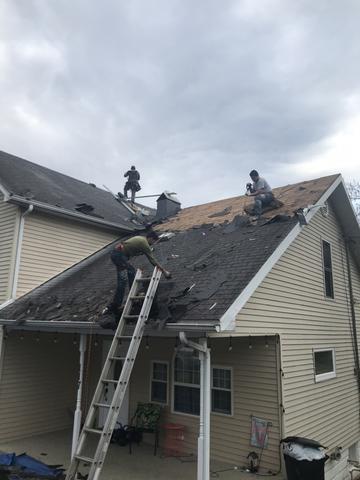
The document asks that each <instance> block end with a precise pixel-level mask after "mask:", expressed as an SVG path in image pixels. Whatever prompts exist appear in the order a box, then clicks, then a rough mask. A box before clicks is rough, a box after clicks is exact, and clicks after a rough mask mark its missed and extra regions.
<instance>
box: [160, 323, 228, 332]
mask: <svg viewBox="0 0 360 480" xmlns="http://www.w3.org/2000/svg"><path fill="white" fill-rule="evenodd" d="M165 328H166V329H168V330H176V331H178V332H183V331H185V332H192V331H197V332H220V323H210V322H208V323H205V322H202V323H196V322H193V323H191V322H179V323H167V324H166V325H165Z"/></svg>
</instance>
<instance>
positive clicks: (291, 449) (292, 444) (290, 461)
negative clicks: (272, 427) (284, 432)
mask: <svg viewBox="0 0 360 480" xmlns="http://www.w3.org/2000/svg"><path fill="white" fill-rule="evenodd" d="M281 443H282V444H283V452H284V460H285V466H286V475H287V478H288V480H324V479H325V473H324V471H325V468H324V467H325V462H326V460H327V459H328V458H329V457H328V456H327V455H326V454H325V453H324V452H323V450H322V448H325V447H323V446H322V445H321V444H320V443H319V442H317V441H316V440H311V439H310V438H303V437H287V438H284V439H283V440H281Z"/></svg>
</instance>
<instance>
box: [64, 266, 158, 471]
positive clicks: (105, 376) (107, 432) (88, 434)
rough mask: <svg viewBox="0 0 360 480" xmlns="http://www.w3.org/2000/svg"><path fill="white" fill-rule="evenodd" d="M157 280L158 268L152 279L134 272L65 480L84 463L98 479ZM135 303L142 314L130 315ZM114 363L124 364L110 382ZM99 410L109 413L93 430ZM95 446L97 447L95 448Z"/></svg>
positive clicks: (139, 271)
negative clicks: (110, 388) (108, 391)
mask: <svg viewBox="0 0 360 480" xmlns="http://www.w3.org/2000/svg"><path fill="white" fill-rule="evenodd" d="M160 278H161V271H160V270H159V269H158V268H157V267H155V268H154V271H153V273H152V276H151V277H148V278H146V277H143V276H142V272H141V270H137V272H136V275H135V279H134V282H133V284H132V286H131V288H130V292H129V295H128V297H127V300H126V304H125V307H124V311H123V313H122V315H121V318H120V321H119V324H118V327H117V329H116V332H115V335H114V338H113V341H112V344H111V346H110V349H109V353H108V356H107V358H106V360H105V363H104V367H103V370H102V372H101V375H100V378H99V382H98V385H97V387H96V390H95V394H94V397H93V399H92V402H91V405H90V408H89V412H88V414H87V417H86V420H85V423H84V426H83V428H82V431H81V433H80V437H79V441H78V444H77V447H76V450H75V454H74V456H73V458H72V460H71V464H70V466H69V469H68V472H67V475H66V480H75V479H76V478H77V473H78V472H79V467H80V466H81V465H82V464H84V463H85V464H89V465H90V470H89V474H88V480H98V478H99V475H100V473H101V470H102V467H103V465H104V461H105V457H106V453H107V451H108V448H109V445H110V440H111V436H112V433H113V430H114V428H115V425H116V422H117V418H118V415H119V412H120V408H121V405H122V402H123V399H124V396H125V392H126V388H127V386H128V383H129V380H130V376H131V372H132V369H133V366H134V362H135V359H136V355H137V352H138V350H139V346H140V342H141V339H142V337H143V332H144V329H145V325H146V321H147V319H148V317H149V314H150V309H151V305H152V303H153V300H154V297H155V293H156V290H157V287H158V285H159V281H160ZM144 283H145V284H146V283H148V288H147V291H146V294H145V296H143V295H139V291H140V289H141V287H142V286H143V285H144ZM134 300H137V301H141V300H143V303H142V307H141V311H140V313H139V314H137V315H133V314H131V310H132V306H133V302H134ZM127 320H133V321H135V322H136V324H135V328H134V331H133V334H132V335H125V334H124V333H125V332H124V331H125V329H126V321H127ZM124 341H129V342H130V344H129V348H128V350H127V353H126V356H125V357H121V356H118V354H117V350H118V349H119V348H121V346H122V345H123V342H124ZM116 362H123V364H122V369H121V373H120V376H119V378H118V379H117V380H116V379H115V380H113V379H110V378H109V377H110V376H111V372H112V370H113V369H114V365H115V363H116ZM110 383H112V384H114V385H116V388H115V392H114V395H113V398H112V401H111V403H110V404H109V405H108V404H106V403H102V399H103V397H104V394H105V388H106V386H107V385H108V384H110ZM100 408H106V409H108V413H107V415H106V420H105V423H104V426H103V427H102V428H96V426H95V422H96V419H97V416H98V415H97V414H98V413H99V409H100ZM94 436H95V442H94ZM91 440H93V441H91ZM94 443H95V444H96V446H95V448H94ZM89 450H92V452H94V451H95V453H89Z"/></svg>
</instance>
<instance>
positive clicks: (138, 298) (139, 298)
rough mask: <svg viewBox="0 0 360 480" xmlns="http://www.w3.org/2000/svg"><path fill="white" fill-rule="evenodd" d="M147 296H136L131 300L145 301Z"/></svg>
mask: <svg viewBox="0 0 360 480" xmlns="http://www.w3.org/2000/svg"><path fill="white" fill-rule="evenodd" d="M145 298H146V297H145V295H134V296H133V297H130V299H131V300H145Z"/></svg>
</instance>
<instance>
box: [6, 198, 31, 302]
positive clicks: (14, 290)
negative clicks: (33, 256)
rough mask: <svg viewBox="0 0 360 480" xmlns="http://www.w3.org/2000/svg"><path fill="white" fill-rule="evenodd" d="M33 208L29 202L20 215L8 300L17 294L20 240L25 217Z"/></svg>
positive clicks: (22, 234) (21, 239)
mask: <svg viewBox="0 0 360 480" xmlns="http://www.w3.org/2000/svg"><path fill="white" fill-rule="evenodd" d="M33 210H34V205H32V204H30V205H29V207H28V208H27V209H26V210H25V212H23V213H22V214H21V216H20V222H19V231H18V238H17V242H16V254H15V267H14V276H13V280H12V286H11V293H10V300H15V298H16V294H17V287H18V279H19V270H20V260H21V249H22V241H23V237H24V225H25V217H26V216H27V215H29V214H30V213H31V212H32V211H33Z"/></svg>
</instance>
